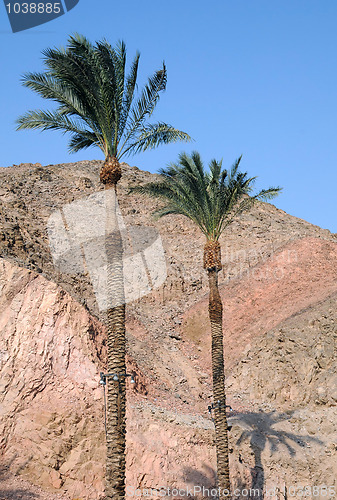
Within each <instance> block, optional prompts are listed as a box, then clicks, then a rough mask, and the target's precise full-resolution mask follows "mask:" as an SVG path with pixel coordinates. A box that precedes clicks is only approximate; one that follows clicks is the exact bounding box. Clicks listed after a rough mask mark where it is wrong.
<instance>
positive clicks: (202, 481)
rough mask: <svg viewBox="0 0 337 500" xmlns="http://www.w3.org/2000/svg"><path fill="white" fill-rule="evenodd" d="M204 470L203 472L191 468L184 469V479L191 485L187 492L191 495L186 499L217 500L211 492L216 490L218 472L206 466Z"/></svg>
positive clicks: (204, 465) (203, 466) (203, 467)
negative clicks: (207, 499) (206, 499)
mask: <svg viewBox="0 0 337 500" xmlns="http://www.w3.org/2000/svg"><path fill="white" fill-rule="evenodd" d="M202 469H203V470H202V471H201V470H196V469H192V468H191V467H184V469H183V478H182V479H183V481H184V482H185V483H186V484H187V485H189V489H188V490H187V492H188V493H189V495H188V496H187V495H186V497H187V498H191V499H195V500H197V499H201V498H212V499H215V498H216V497H215V496H214V495H213V496H212V495H211V491H212V490H215V488H216V471H215V470H214V469H213V468H212V467H210V466H209V465H206V464H203V465H202ZM213 493H214V491H213Z"/></svg>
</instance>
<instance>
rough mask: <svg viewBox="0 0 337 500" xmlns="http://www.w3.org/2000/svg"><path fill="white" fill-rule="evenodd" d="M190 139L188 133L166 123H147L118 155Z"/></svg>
mask: <svg viewBox="0 0 337 500" xmlns="http://www.w3.org/2000/svg"><path fill="white" fill-rule="evenodd" d="M190 140H191V138H190V136H189V135H188V134H186V133H185V132H182V131H181V130H178V129H176V128H174V127H172V126H171V125H168V124H167V123H162V122H158V123H154V124H147V125H145V126H144V127H143V129H142V131H141V133H140V134H139V136H138V137H137V138H136V139H135V141H134V142H132V143H131V144H130V145H128V146H127V147H125V149H124V150H121V151H119V152H118V156H122V155H123V156H124V155H126V154H135V153H140V152H142V151H146V150H147V149H153V148H156V147H158V146H160V145H161V144H172V143H175V142H178V141H184V142H188V141H190Z"/></svg>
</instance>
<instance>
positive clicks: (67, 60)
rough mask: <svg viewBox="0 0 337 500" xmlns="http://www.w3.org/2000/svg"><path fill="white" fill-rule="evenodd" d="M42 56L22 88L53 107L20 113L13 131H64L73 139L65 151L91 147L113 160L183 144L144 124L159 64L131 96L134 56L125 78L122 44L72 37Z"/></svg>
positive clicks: (164, 129) (177, 136)
mask: <svg viewBox="0 0 337 500" xmlns="http://www.w3.org/2000/svg"><path fill="white" fill-rule="evenodd" d="M43 56H44V63H45V66H46V70H45V72H43V73H33V72H31V73H27V74H26V75H24V76H23V85H24V86H26V87H28V88H30V89H31V90H33V91H34V92H36V93H37V94H39V95H40V96H41V97H42V98H44V99H49V100H51V101H54V103H56V106H57V107H56V109H55V110H54V111H39V110H37V111H35V112H33V111H31V112H28V113H26V114H25V115H23V116H21V117H20V118H19V119H18V122H17V123H18V125H19V127H18V129H23V128H31V129H38V128H39V129H41V130H51V129H55V130H61V131H63V132H69V133H70V134H74V135H73V137H72V138H71V141H70V143H69V147H70V151H79V150H80V149H81V148H87V147H89V146H91V145H96V146H98V147H100V149H102V151H103V152H104V154H105V155H108V154H110V155H112V156H117V155H118V157H119V159H120V158H121V157H122V156H123V155H124V154H131V153H138V152H141V151H145V150H147V149H149V148H155V147H158V146H159V145H161V144H168V143H170V142H176V141H180V140H185V141H186V140H188V139H189V136H188V135H187V134H186V133H184V132H181V131H180V130H177V129H175V128H173V127H171V126H170V125H166V124H164V123H157V124H154V125H147V123H146V121H147V119H148V118H149V116H150V115H151V113H152V112H153V110H154V108H155V106H156V104H157V102H158V99H159V95H160V93H161V92H162V91H163V90H164V89H165V87H166V81H167V73H166V67H165V64H163V67H162V69H160V70H159V71H156V72H155V73H154V75H153V76H152V77H151V78H149V80H148V82H147V84H146V85H145V87H144V89H143V91H142V92H141V93H140V96H138V97H137V96H136V89H137V74H138V64H139V53H137V54H136V56H135V58H134V60H133V62H132V64H131V67H130V71H129V72H128V74H127V72H126V47H125V43H124V42H123V41H120V42H118V43H117V44H116V46H115V47H114V48H113V47H111V45H110V43H109V42H108V41H107V40H105V39H103V40H101V41H98V42H96V43H95V44H94V45H93V44H92V43H91V42H90V41H89V40H88V39H87V38H86V37H84V36H83V35H80V34H77V33H75V34H74V35H72V36H70V37H69V39H68V44H67V46H66V47H65V48H60V49H57V48H47V49H46V50H44V51H43ZM62 116H63V117H64V119H62ZM67 120H69V121H67ZM25 122H26V124H25Z"/></svg>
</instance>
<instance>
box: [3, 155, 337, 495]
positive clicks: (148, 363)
mask: <svg viewBox="0 0 337 500" xmlns="http://www.w3.org/2000/svg"><path fill="white" fill-rule="evenodd" d="M99 167H100V162H98V161H97V162H96V161H94V162H80V163H77V164H67V165H55V166H44V167H42V166H40V165H30V164H25V165H20V166H13V167H9V168H6V169H1V170H0V177H1V184H0V186H1V187H0V224H1V227H2V231H1V238H2V239H1V242H0V252H1V256H2V261H1V269H0V273H1V277H0V284H1V296H0V322H1V335H0V370H1V386H2V391H1V395H0V405H1V406H0V411H1V414H0V436H1V441H0V442H1V450H2V461H3V465H2V472H1V471H0V498H1V495H3V496H4V498H13V499H14V498H20V497H19V496H18V495H19V494H20V493H17V494H16V493H15V491H17V492H19V491H21V492H22V491H26V497H27V498H34V496H32V495H33V494H34V495H36V498H39V496H37V495H40V497H41V498H44V497H43V495H47V496H46V497H45V498H50V499H51V498H53V496H52V495H56V494H57V492H59V493H60V494H62V495H63V497H64V498H69V499H74V498H87V499H98V498H99V497H100V494H101V492H102V489H103V482H102V478H103V474H104V419H103V394H102V389H101V388H100V387H99V385H98V381H99V371H100V370H101V369H102V368H104V363H105V339H104V338H105V330H104V325H103V323H104V315H103V314H102V313H100V312H99V309H98V307H97V303H96V300H95V294H94V293H93V288H92V285H91V282H90V276H89V274H88V273H86V272H83V273H82V274H81V275H80V276H79V275H71V274H67V273H65V272H62V270H61V271H60V270H57V269H55V267H54V264H53V260H52V256H51V253H50V250H49V243H48V234H47V222H48V218H49V216H50V215H51V214H52V213H53V212H54V211H55V210H58V209H60V208H62V207H63V206H65V205H67V204H69V203H71V202H74V201H76V200H81V199H83V198H85V197H88V196H89V195H91V194H93V193H96V192H98V191H100V190H102V188H101V186H100V185H99V182H98V172H99ZM150 179H151V174H149V173H147V172H141V171H139V170H138V169H137V168H136V167H129V166H127V165H126V164H124V165H123V178H122V181H121V184H120V187H119V193H118V195H119V201H120V208H121V212H122V215H123V218H124V222H125V224H126V226H127V227H130V226H133V227H144V226H151V227H156V229H157V230H158V231H159V233H160V235H161V238H162V241H163V247H164V250H165V257H166V264H167V275H168V276H167V279H166V281H165V283H164V284H163V285H162V286H161V287H160V288H159V289H157V290H155V291H154V292H152V293H151V294H149V295H147V296H145V297H143V298H140V299H139V300H137V301H134V302H132V303H130V304H128V309H127V310H128V313H127V314H128V323H127V330H128V363H129V370H131V371H133V372H134V373H135V374H137V384H136V387H135V388H132V387H130V388H129V405H128V455H127V459H128V484H129V485H131V486H134V487H144V488H145V487H148V488H150V487H152V488H157V489H159V488H160V487H162V486H163V487H165V486H166V487H168V486H170V487H179V488H185V489H186V488H188V487H191V486H193V485H204V486H211V485H213V484H214V468H215V455H214V447H213V424H212V421H211V419H210V416H209V414H208V411H207V407H208V404H209V402H210V401H211V385H210V381H211V379H210V355H209V349H210V336H209V327H208V322H207V280H206V275H205V273H204V271H203V269H202V246H203V237H202V235H200V234H198V233H197V231H196V230H195V228H194V227H193V225H192V224H191V223H189V222H188V221H186V220H185V219H184V218H182V217H167V218H166V219H164V220H160V221H155V220H154V219H153V218H152V217H151V212H152V211H153V210H154V208H155V206H156V204H155V202H153V201H152V200H148V199H144V198H140V197H135V196H130V195H128V194H127V193H128V188H129V186H131V185H134V184H138V183H141V182H147V181H148V180H150ZM222 248H223V250H222V260H223V264H224V269H223V273H222V274H221V276H220V284H221V293H222V297H223V300H224V308H225V314H224V328H225V351H226V352H225V354H226V367H227V372H228V393H229V402H230V404H231V405H232V407H233V409H234V410H235V412H234V413H233V415H234V416H233V417H232V431H231V433H230V434H231V447H232V453H231V467H232V475H233V484H234V485H236V486H237V487H240V488H243V487H248V488H249V487H251V486H253V485H255V486H258V487H265V488H267V489H270V490H271V489H272V488H273V487H274V486H275V487H279V488H281V489H282V488H283V489H284V488H285V487H286V488H289V487H290V486H292V485H295V486H296V485H297V486H298V485H300V484H306V485H311V486H314V485H322V484H323V483H324V484H325V485H328V486H331V487H332V486H335V487H336V490H337V485H336V477H337V474H336V472H337V470H336V465H335V463H336V462H337V461H336V456H337V452H336V448H337V429H336V414H335V411H336V404H337V399H336V398H337V395H336V382H337V367H336V362H335V357H336V338H337V335H336V313H335V311H336V307H335V306H336V296H337V280H336V278H337V271H336V270H337V266H336V264H337V246H336V238H335V235H332V234H331V233H329V231H327V230H322V229H320V228H318V227H316V226H313V225H311V224H309V223H307V222H305V221H303V220H299V219H296V218H294V217H291V216H290V215H288V214H286V213H284V212H282V211H281V210H278V209H276V208H275V207H274V206H272V205H269V204H265V203H259V204H257V205H256V207H255V208H254V210H253V211H252V212H251V213H247V214H244V215H242V216H241V218H240V219H239V220H238V221H236V222H235V223H234V224H233V225H232V226H231V227H230V228H228V231H227V233H226V234H225V235H224V236H223V240H222ZM1 477H2V479H3V481H2V482H1ZM23 479H26V480H27V481H29V482H30V483H34V484H35V485H39V486H40V487H42V488H43V489H44V491H47V493H43V491H42V490H34V493H33V490H31V487H30V486H29V484H30V483H26V482H23V483H22V484H21V485H19V486H18V481H22V480H23ZM297 486H296V487H297ZM35 491H36V492H37V491H39V492H38V493H35ZM28 493H29V495H30V496H27V495H28ZM276 493H277V492H276ZM276 493H275V494H276ZM10 495H14V496H10ZM15 495H17V496H15ZM48 495H49V496H48ZM278 495H281V493H279V494H278ZM285 496H287V495H285ZM322 496H324V492H323V495H322ZM63 497H62V498H63ZM279 497H280V496H279ZM23 498H25V497H23ZM55 498H56V496H55ZM60 498H61V496H60ZM196 498H197V496H196ZM275 498H276V497H275ZM325 498H327V496H325Z"/></svg>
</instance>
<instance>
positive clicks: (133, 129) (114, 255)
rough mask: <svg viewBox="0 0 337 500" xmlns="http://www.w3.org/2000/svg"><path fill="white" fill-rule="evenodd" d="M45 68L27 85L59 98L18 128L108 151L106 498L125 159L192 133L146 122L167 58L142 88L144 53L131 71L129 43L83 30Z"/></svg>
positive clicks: (121, 348)
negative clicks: (90, 35) (51, 132)
mask: <svg viewBox="0 0 337 500" xmlns="http://www.w3.org/2000/svg"><path fill="white" fill-rule="evenodd" d="M43 54H44V62H45V65H46V68H47V69H46V71H45V72H44V73H28V74H26V75H24V77H23V85H24V86H26V87H28V88H30V89H32V90H33V91H34V92H37V93H38V94H39V95H40V96H42V97H43V98H45V99H50V100H52V101H54V102H55V103H56V104H57V107H56V109H53V110H51V111H43V110H36V111H28V112H27V113H26V114H24V115H23V116H21V117H19V118H18V120H17V124H18V129H41V130H60V131H62V132H63V133H69V134H70V142H69V151H70V152H77V151H79V150H81V149H85V148H89V147H91V146H96V147H98V148H100V149H101V150H102V152H103V154H104V157H105V161H104V164H103V166H102V168H101V171H100V180H101V182H102V183H103V184H104V185H105V188H106V189H109V192H107V193H106V207H107V217H106V219H107V220H106V236H105V247H106V254H107V261H108V279H107V295H108V300H110V305H109V308H108V310H107V337H108V340H107V346H108V360H107V370H108V372H109V373H114V374H118V379H119V380H118V381H117V382H116V381H114V380H112V378H111V377H108V378H107V379H106V380H107V382H108V398H107V462H106V498H108V499H113V500H123V499H124V498H125V406H126V388H125V375H126V366H125V303H124V300H123V297H124V285H123V265H122V257H123V246H122V239H121V234H120V231H119V229H118V224H117V198H116V196H115V193H116V192H117V183H118V181H119V180H120V178H121V174H122V173H121V166H120V163H119V162H120V160H121V158H122V157H124V156H126V155H130V154H135V153H139V152H142V151H145V150H147V149H151V148H156V147H157V146H159V145H161V144H168V143H172V142H176V141H181V140H182V141H188V140H190V137H189V136H188V135H187V134H186V133H184V132H181V131H180V130H177V129H175V128H174V127H172V126H171V125H168V124H166V123H163V122H157V123H152V124H151V123H148V118H149V117H150V116H151V114H152V112H153V111H154V109H155V107H156V104H157V103H158V99H159V96H160V93H161V92H162V91H164V90H165V87H166V80H167V73H166V67H165V64H163V67H162V68H161V69H160V70H158V71H156V72H155V73H154V75H153V76H151V77H150V78H149V79H148V82H147V84H146V85H145V86H144V88H143V90H142V91H141V92H140V93H138V92H137V84H136V82H137V74H138V63H139V53H137V54H136V56H135V58H134V60H133V62H132V64H131V67H130V70H129V73H128V74H127V73H126V48H125V44H124V42H119V43H118V44H117V45H116V47H115V48H112V47H111V45H110V44H109V43H108V42H107V41H106V40H102V41H99V42H96V43H95V44H94V45H93V44H91V42H90V41H89V40H87V39H86V38H85V37H84V36H82V35H78V34H76V35H74V36H71V37H70V38H69V40H68V45H67V47H66V48H62V49H51V48H48V49H46V50H45V51H44V52H43Z"/></svg>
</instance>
